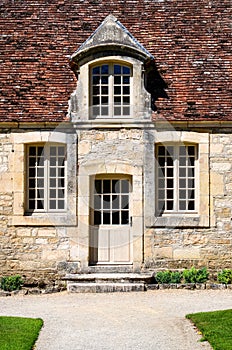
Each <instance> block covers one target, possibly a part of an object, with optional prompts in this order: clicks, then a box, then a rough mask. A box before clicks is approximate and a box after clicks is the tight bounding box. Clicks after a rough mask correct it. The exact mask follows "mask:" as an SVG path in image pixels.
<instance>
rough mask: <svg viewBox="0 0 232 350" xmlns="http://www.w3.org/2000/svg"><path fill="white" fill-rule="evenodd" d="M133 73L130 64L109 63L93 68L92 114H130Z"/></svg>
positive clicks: (117, 115)
mask: <svg viewBox="0 0 232 350" xmlns="http://www.w3.org/2000/svg"><path fill="white" fill-rule="evenodd" d="M131 74H132V69H131V68H130V67H129V66H126V65H121V64H118V63H117V64H116V63H107V64H102V65H98V66H94V67H92V68H91V94H90V95H91V96H90V105H91V108H92V116H93V117H94V118H96V117H108V118H113V117H115V118H120V117H129V116H130V103H131V101H130V100H131V96H130V95H131Z"/></svg>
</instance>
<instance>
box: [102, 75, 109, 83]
mask: <svg viewBox="0 0 232 350" xmlns="http://www.w3.org/2000/svg"><path fill="white" fill-rule="evenodd" d="M108 79H109V77H108V75H103V76H102V78H101V83H102V84H108Z"/></svg>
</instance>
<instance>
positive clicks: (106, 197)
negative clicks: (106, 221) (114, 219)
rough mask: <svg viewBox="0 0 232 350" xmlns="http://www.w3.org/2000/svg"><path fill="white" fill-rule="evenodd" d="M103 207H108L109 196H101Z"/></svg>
mask: <svg viewBox="0 0 232 350" xmlns="http://www.w3.org/2000/svg"><path fill="white" fill-rule="evenodd" d="M103 209H110V196H103Z"/></svg>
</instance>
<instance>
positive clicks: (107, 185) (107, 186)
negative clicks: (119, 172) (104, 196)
mask: <svg viewBox="0 0 232 350" xmlns="http://www.w3.org/2000/svg"><path fill="white" fill-rule="evenodd" d="M103 193H110V180H103Z"/></svg>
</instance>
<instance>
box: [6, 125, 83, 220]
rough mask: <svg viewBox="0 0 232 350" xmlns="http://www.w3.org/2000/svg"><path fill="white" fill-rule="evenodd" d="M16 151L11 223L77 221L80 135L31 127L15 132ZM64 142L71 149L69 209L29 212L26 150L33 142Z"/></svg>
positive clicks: (68, 164) (68, 161)
mask: <svg viewBox="0 0 232 350" xmlns="http://www.w3.org/2000/svg"><path fill="white" fill-rule="evenodd" d="M13 140H14V153H13V165H12V167H13V193H14V202H13V213H14V214H13V216H12V217H11V218H10V224H11V225H31V226H40V225H41V226H56V225H58V226H59V225H61V226H72V225H76V222H77V218H76V166H75V159H76V135H74V134H69V133H65V132H57V131H31V132H22V133H14V134H13ZM46 142H49V143H50V142H51V143H58V144H64V145H65V146H66V149H67V210H66V212H62V213H59V212H57V213H54V212H53V213H34V214H32V215H27V213H26V205H25V201H26V198H25V193H26V173H27V169H26V164H27V162H26V159H27V157H26V151H27V146H28V145H29V144H35V143H36V144H39V143H46Z"/></svg>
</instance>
